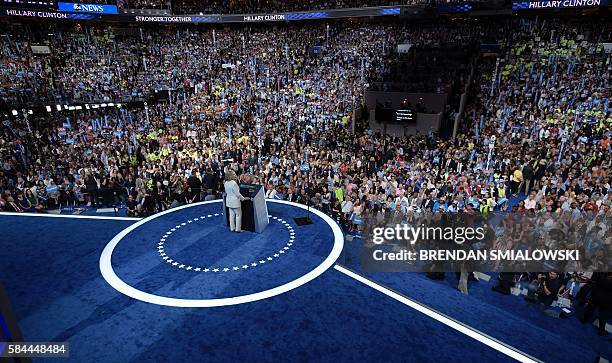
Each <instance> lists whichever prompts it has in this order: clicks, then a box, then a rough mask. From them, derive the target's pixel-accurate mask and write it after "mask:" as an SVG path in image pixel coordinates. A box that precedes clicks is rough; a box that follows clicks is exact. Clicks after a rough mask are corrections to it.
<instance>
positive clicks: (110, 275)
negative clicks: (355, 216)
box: [100, 199, 344, 308]
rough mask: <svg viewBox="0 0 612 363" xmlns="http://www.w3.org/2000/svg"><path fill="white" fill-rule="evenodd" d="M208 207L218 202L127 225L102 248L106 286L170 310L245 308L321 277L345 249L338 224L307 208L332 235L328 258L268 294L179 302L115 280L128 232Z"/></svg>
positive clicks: (269, 290) (165, 212) (101, 258)
mask: <svg viewBox="0 0 612 363" xmlns="http://www.w3.org/2000/svg"><path fill="white" fill-rule="evenodd" d="M266 202H267V203H279V204H287V205H291V206H294V207H297V208H302V209H307V207H306V206H305V205H302V204H298V203H294V202H288V201H285V200H274V199H270V200H266ZM211 203H221V200H212V201H207V202H199V203H194V204H188V205H184V206H180V207H177V208H173V209H169V210H166V211H163V212H160V213H157V214H154V215H152V216H150V217H147V218H144V219H142V220H140V221H138V222H136V223H134V224H132V225H130V226H129V227H127V228H126V229H124V230H123V231H121V232H119V234H117V235H116V236H115V237H113V239H112V240H111V241H110V242H109V243H108V244H107V245H106V247H104V250H103V251H102V255H101V256H100V272H101V273H102V277H103V278H104V279H105V280H106V282H108V283H109V285H111V286H112V287H113V288H114V289H115V290H117V291H119V292H120V293H122V294H124V295H127V296H129V297H131V298H134V299H136V300H140V301H144V302H148V303H151V304H155V305H163V306H173V307H181V308H209V307H215V306H228V305H238V304H244V303H248V302H253V301H258V300H263V299H267V298H270V297H273V296H276V295H280V294H283V293H285V292H287V291H291V290H293V289H295V288H298V287H300V286H302V285H304V284H306V283H308V282H310V281H312V280H314V279H315V278H317V277H318V276H319V275H321V274H322V273H323V272H325V271H326V270H327V269H329V268H330V267H332V266H333V264H334V263H335V262H336V260H337V259H338V257H340V254H341V253H342V249H343V248H344V236H343V235H342V230H341V229H340V227H339V226H338V224H337V223H336V222H335V221H334V220H333V219H332V218H331V217H330V216H328V215H327V214H325V213H323V212H321V211H319V210H317V209H314V208H310V212H311V213H313V214H315V215H317V216H319V217H320V218H321V219H323V220H324V221H325V223H327V224H328V225H329V227H330V228H331V229H332V232H333V233H334V245H333V247H332V250H331V252H330V254H329V256H327V257H326V258H325V259H324V260H323V262H321V264H319V265H318V266H317V267H315V268H314V269H313V270H311V271H309V272H308V273H306V274H305V275H302V276H300V277H298V278H297V279H295V280H293V281H290V282H288V283H286V284H283V285H280V286H276V287H274V288H272V289H268V290H264V291H260V292H256V293H253V294H248V295H241V296H234V297H227V298H219V299H179V298H172V297H166V296H159V295H154V294H151V293H148V292H144V291H141V290H138V289H136V288H134V287H133V286H130V285H128V284H127V283H125V282H124V281H123V280H121V279H120V278H119V276H117V274H116V273H115V271H114V270H113V266H112V263H111V260H112V257H113V251H114V250H115V247H117V245H118V244H119V242H121V240H122V239H123V238H124V237H125V236H127V235H128V234H129V233H130V232H131V231H133V230H135V229H136V228H138V227H140V226H142V225H144V224H145V223H147V222H150V221H152V220H154V219H155V218H158V217H161V216H163V215H165V214H168V213H174V212H176V211H179V210H181V209H185V208H193V207H197V206H199V205H204V204H211Z"/></svg>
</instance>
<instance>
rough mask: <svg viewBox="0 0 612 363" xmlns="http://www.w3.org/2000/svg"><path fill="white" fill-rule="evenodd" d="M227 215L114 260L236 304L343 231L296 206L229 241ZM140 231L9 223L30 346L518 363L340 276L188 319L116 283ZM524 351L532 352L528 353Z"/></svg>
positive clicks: (298, 272) (197, 211) (194, 212)
mask: <svg viewBox="0 0 612 363" xmlns="http://www.w3.org/2000/svg"><path fill="white" fill-rule="evenodd" d="M220 209H221V208H220V205H219V204H218V203H215V204H211V205H203V206H198V207H194V208H187V209H183V210H181V211H176V212H173V213H169V214H167V215H165V216H161V217H159V218H155V219H153V220H150V221H148V222H146V223H144V224H143V225H141V226H139V227H137V228H135V229H134V230H133V231H131V232H130V233H128V234H126V236H125V237H123V239H122V240H121V241H120V242H119V243H118V244H117V247H116V248H115V251H113V258H112V263H113V269H114V270H115V272H116V273H117V276H118V277H119V278H120V279H122V280H124V281H125V282H126V283H127V284H129V285H132V286H134V287H135V288H138V289H139V290H142V291H144V292H146V293H148V294H154V295H159V296H165V297H171V298H175V299H190V300H194V299H195V300H214V299H227V298H232V297H236V296H244V295H249V294H254V293H258V292H261V291H268V290H270V289H274V288H275V287H278V286H282V285H286V284H288V283H291V281H294V280H296V279H299V278H300V277H302V276H304V275H307V274H308V273H309V272H310V271H312V270H313V269H316V268H317V267H318V266H320V265H321V264H323V263H324V262H325V260H326V258H327V257H328V256H329V254H330V253H331V251H332V250H333V245H334V238H333V231H332V229H331V228H330V227H329V226H328V225H327V224H326V223H325V222H324V221H323V220H322V219H321V218H320V217H314V218H313V219H314V221H315V224H313V225H310V226H303V227H298V226H296V225H295V223H294V222H293V220H292V218H293V217H294V216H301V215H303V214H304V213H303V212H304V211H303V210H300V209H298V208H296V207H293V206H289V205H281V204H275V203H269V214H270V215H271V216H273V217H276V218H277V219H271V224H270V226H269V227H268V229H267V230H266V231H265V232H264V234H262V235H256V234H253V233H243V234H231V233H230V232H229V231H227V229H226V228H225V227H224V225H223V221H224V220H223V217H222V216H221V215H218V216H215V215H214V214H215V213H220ZM209 215H210V216H211V217H208V216H209ZM202 216H204V217H205V218H204V219H202V218H201V217H202ZM195 218H199V219H198V220H197V221H196V220H195ZM278 218H281V219H282V220H283V221H284V222H285V223H283V222H282V221H279V220H278ZM190 220H191V221H192V222H191V223H190V222H189V221H190ZM134 223H135V222H134V221H132V220H129V221H124V220H105V219H87V218H80V219H74V218H69V217H68V218H65V217H26V216H6V215H4V216H0V230H2V231H3V233H2V234H0V249H1V251H2V253H0V280H1V281H2V282H3V283H4V285H5V287H6V290H7V292H8V294H9V296H10V298H11V300H12V302H13V308H14V310H15V313H16V315H17V317H18V319H19V321H20V326H21V328H22V331H23V334H24V336H25V338H26V339H27V340H28V341H58V342H59V341H68V342H70V358H69V359H58V360H57V361H62V362H65V361H73V362H162V361H180V360H194V361H201V362H211V361H215V362H219V361H220V362H232V361H245V362H251V361H253V362H255V361H257V362H261V361H339V362H348V361H350V362H355V361H365V362H370V361H372V362H374V361H376V362H378V361H382V362H434V361H435V362H440V361H453V362H474V361H482V362H492V361H496V362H500V361H501V362H505V361H512V359H511V358H510V357H508V356H507V355H504V354H502V353H501V352H499V351H497V350H495V349H492V348H490V347H489V346H487V345H485V344H483V343H481V341H479V340H478V339H473V338H471V337H469V336H467V335H466V334H465V333H464V332H463V333H462V332H460V331H458V330H457V328H456V327H455V328H453V327H450V326H448V324H443V323H441V322H439V321H437V320H435V319H432V318H431V317H429V316H427V315H425V314H423V313H422V312H419V311H417V310H415V309H413V308H410V307H408V306H406V305H405V304H404V303H402V302H400V301H397V300H395V299H393V298H391V297H389V296H387V295H385V294H383V293H381V292H379V291H376V290H374V289H372V288H371V287H368V286H366V285H364V284H363V283H361V282H358V281H356V280H355V279H353V278H351V277H350V276H347V275H346V274H343V273H341V272H340V271H338V270H336V269H334V268H329V269H327V270H325V271H324V272H323V273H322V274H321V275H320V276H318V277H316V278H314V279H312V280H311V281H309V282H306V283H304V284H303V285H301V286H298V287H295V288H292V289H290V290H289V291H287V292H284V293H281V294H278V295H275V296H271V297H269V298H265V299H262V300H258V301H253V302H248V303H240V304H237V305H231V306H221V307H208V308H181V307H168V306H161V305H155V304H151V303H148V302H143V301H139V300H136V299H133V298H131V297H128V296H126V295H124V294H122V293H120V292H118V291H117V290H116V289H114V288H113V287H111V286H110V285H109V284H108V283H107V281H106V280H105V279H104V278H103V277H102V276H101V273H100V263H99V261H100V256H101V254H102V251H103V249H104V248H105V246H106V245H107V244H108V243H109V241H111V240H112V239H113V237H115V236H116V235H117V234H119V233H120V232H121V231H123V230H124V229H126V228H128V227H129V226H131V225H133V224H134ZM182 223H185V225H182ZM177 225H180V227H179V228H176V226H177ZM172 228H174V229H175V231H172V233H171V234H169V235H167V234H166V232H167V231H171V230H172ZM292 230H293V233H294V234H293V236H294V238H293V240H292V239H291V236H292V235H291V233H292ZM163 236H171V237H166V238H165V241H163V242H164V245H163V246H164V249H163V251H164V252H162V253H165V254H166V256H172V257H171V258H172V259H173V260H177V261H180V263H179V264H177V265H173V264H172V263H168V262H166V261H167V260H164V259H163V257H165V256H162V253H160V252H159V248H158V246H159V242H160V241H161V239H162V238H164V237H163ZM291 241H292V242H291ZM287 243H291V245H290V246H287ZM285 247H289V248H288V249H286V250H285V249H284V248H285ZM280 250H284V251H285V253H282V254H281V253H278V251H280ZM275 254H278V255H279V256H277V257H275V256H274V255H275ZM268 257H271V259H272V260H268ZM260 261H265V263H261V262H260ZM252 263H256V265H255V266H251V264H252ZM180 265H184V266H183V268H180V267H179V266H180ZM244 265H247V268H244V269H243V268H242V266H244ZM189 266H191V267H192V269H190V270H187V267H189ZM234 267H238V270H234V269H233V268H234ZM195 268H200V271H197V272H196V271H194V269H195ZM205 268H208V269H209V271H208V272H204V271H203V270H204V269H205ZM215 268H218V269H219V271H217V272H213V271H212V270H213V269H215ZM224 268H228V270H227V271H223V269H224ZM391 282H397V280H394V281H391ZM394 288H397V286H395V287H394ZM434 288H435V286H434ZM438 288H439V289H446V288H447V287H445V286H438ZM406 295H408V296H409V297H410V291H409V290H408V291H406ZM425 297H426V298H430V297H427V296H425ZM421 302H422V303H424V304H425V305H431V304H433V303H434V302H435V301H421ZM452 303H454V304H457V305H461V306H462V307H461V309H465V308H466V307H465V306H463V305H465V304H473V303H475V302H474V301H471V300H462V299H461V296H457V298H456V300H455V301H453V302H452ZM476 308H480V306H476ZM461 309H460V310H461ZM446 313H447V314H448V315H450V316H451V317H454V316H453V315H452V313H448V312H446ZM503 324H504V322H503V321H500V322H499V324H498V326H499V329H500V330H503V329H504V325H503ZM477 328H478V327H477ZM504 334H505V333H504ZM504 334H501V336H504ZM490 335H492V336H494V337H496V338H498V339H499V337H498V336H495V334H490ZM500 340H503V339H500ZM514 346H515V347H516V348H517V349H522V347H521V344H520V342H519V344H516V345H514ZM551 349H559V347H552V348H551ZM528 353H530V354H531V353H533V352H528ZM525 359H528V357H526V358H525ZM41 361H49V360H47V359H45V360H41ZM556 361H558V360H556ZM566 361H567V362H575V360H570V359H568V360H566Z"/></svg>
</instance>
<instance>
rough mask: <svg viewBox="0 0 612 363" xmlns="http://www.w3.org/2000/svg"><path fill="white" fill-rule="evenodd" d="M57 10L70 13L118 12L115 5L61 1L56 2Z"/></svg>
mask: <svg viewBox="0 0 612 363" xmlns="http://www.w3.org/2000/svg"><path fill="white" fill-rule="evenodd" d="M57 6H58V10H59V11H66V12H70V13H93V14H118V13H119V11H118V10H117V5H102V4H80V3H63V2H60V3H58V4H57Z"/></svg>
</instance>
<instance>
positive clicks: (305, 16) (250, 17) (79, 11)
mask: <svg viewBox="0 0 612 363" xmlns="http://www.w3.org/2000/svg"><path fill="white" fill-rule="evenodd" d="M58 9H59V11H57V12H50V11H34V10H22V9H2V8H0V16H1V15H7V16H19V17H36V18H57V19H75V20H100V21H106V20H110V21H122V22H137V23H263V22H288V21H298V20H316V19H334V18H335V19H339V18H353V17H374V16H376V17H378V16H399V15H400V11H401V8H400V7H372V8H358V9H334V10H326V11H306V12H299V13H280V14H229V15H216V14H204V15H146V14H122V13H119V12H118V9H117V6H115V5H98V4H79V3H65V2H61V3H58Z"/></svg>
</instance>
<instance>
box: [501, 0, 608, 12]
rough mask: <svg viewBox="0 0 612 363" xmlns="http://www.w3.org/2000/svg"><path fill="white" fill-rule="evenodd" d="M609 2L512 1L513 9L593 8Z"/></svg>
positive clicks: (586, 0) (596, 0)
mask: <svg viewBox="0 0 612 363" xmlns="http://www.w3.org/2000/svg"><path fill="white" fill-rule="evenodd" d="M607 4H608V1H607V0H558V1H517V2H513V3H512V10H538V9H567V8H593V7H599V6H606V5H607Z"/></svg>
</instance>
